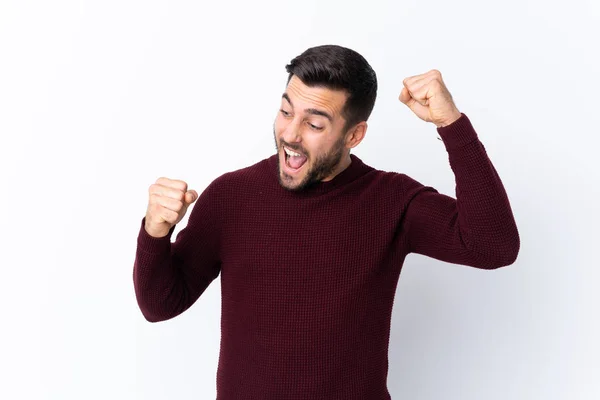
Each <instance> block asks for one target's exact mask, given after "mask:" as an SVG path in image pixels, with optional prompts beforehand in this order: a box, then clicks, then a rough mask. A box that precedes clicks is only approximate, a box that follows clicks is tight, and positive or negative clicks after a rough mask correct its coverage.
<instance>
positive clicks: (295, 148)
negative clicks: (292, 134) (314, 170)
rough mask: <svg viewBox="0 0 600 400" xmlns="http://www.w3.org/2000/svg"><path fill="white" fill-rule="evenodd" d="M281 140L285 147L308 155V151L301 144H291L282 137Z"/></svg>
mask: <svg viewBox="0 0 600 400" xmlns="http://www.w3.org/2000/svg"><path fill="white" fill-rule="evenodd" d="M279 142H280V144H281V146H284V145H285V147H287V148H288V149H290V150H292V151H295V152H296V153H302V154H304V155H305V156H308V152H307V151H306V150H305V149H304V148H303V147H301V146H297V145H296V146H294V145H291V144H289V143H287V142H286V141H284V140H283V139H280V140H279Z"/></svg>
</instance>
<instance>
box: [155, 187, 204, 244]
mask: <svg viewBox="0 0 600 400" xmlns="http://www.w3.org/2000/svg"><path fill="white" fill-rule="evenodd" d="M148 194H149V200H148V209H147V210H146V221H145V224H144V228H145V229H146V232H148V234H149V235H150V236H153V237H156V238H160V237H164V236H167V234H168V233H169V230H170V229H171V228H172V227H173V226H174V225H175V224H177V223H179V221H181V219H182V218H183V216H184V215H185V213H186V212H187V209H188V207H189V205H190V204H192V203H193V202H194V201H196V199H198V193H197V192H196V191H195V190H187V183H185V182H184V181H180V180H176V179H168V178H164V177H163V178H158V179H157V180H156V182H155V183H153V184H152V185H150V187H149V188H148Z"/></svg>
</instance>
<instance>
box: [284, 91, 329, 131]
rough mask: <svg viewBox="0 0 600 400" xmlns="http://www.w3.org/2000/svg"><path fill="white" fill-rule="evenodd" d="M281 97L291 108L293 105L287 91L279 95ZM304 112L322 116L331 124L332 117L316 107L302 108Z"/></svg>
mask: <svg viewBox="0 0 600 400" xmlns="http://www.w3.org/2000/svg"><path fill="white" fill-rule="evenodd" d="M281 98H282V99H286V100H287V102H288V103H290V106H292V108H293V107H294V105H293V104H292V100H290V96H288V94H287V93H284V94H283V95H282V96H281ZM304 112H306V113H308V114H312V115H320V116H323V117H325V118H327V119H328V120H329V122H331V123H332V124H333V117H332V116H331V115H329V114H328V113H326V112H325V111H321V110H317V109H316V108H307V109H306V110H304Z"/></svg>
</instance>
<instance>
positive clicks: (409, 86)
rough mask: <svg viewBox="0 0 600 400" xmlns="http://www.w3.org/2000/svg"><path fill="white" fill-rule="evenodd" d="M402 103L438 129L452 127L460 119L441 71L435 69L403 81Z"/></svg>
mask: <svg viewBox="0 0 600 400" xmlns="http://www.w3.org/2000/svg"><path fill="white" fill-rule="evenodd" d="M403 83H404V87H403V88H402V92H401V93H400V97H399V99H400V101H401V102H403V103H404V104H406V105H407V106H408V107H409V108H410V109H411V110H412V111H413V112H414V113H415V114H416V115H417V117H419V118H421V119H422V120H423V121H425V122H433V123H434V124H435V125H436V126H437V127H438V128H441V127H444V126H447V125H450V124H451V123H453V122H454V121H456V120H457V119H459V118H460V116H461V113H460V111H458V108H456V105H455V104H454V101H453V100H452V96H451V95H450V92H449V91H448V89H447V88H446V85H445V84H444V81H443V80H442V74H441V72H440V71H438V70H436V69H433V70H431V71H429V72H427V73H425V74H421V75H415V76H411V77H410V78H406V79H404V81H403Z"/></svg>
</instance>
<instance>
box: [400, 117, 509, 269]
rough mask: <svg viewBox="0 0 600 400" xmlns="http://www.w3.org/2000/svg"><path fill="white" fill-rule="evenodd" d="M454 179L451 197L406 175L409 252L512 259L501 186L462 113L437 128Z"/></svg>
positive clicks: (474, 262) (482, 262)
mask: <svg viewBox="0 0 600 400" xmlns="http://www.w3.org/2000/svg"><path fill="white" fill-rule="evenodd" d="M437 131H438V133H439V135H440V136H441V138H442V140H443V142H444V145H445V147H446V150H447V151H448V156H449V161H450V167H451V168H452V171H453V172H454V175H455V178H456V199H453V198H451V197H449V196H446V195H444V194H440V193H438V192H437V191H436V190H435V189H434V188H432V187H429V186H423V185H422V184H420V183H419V182H417V181H415V180H413V179H411V178H409V177H406V179H405V187H404V194H405V199H406V200H405V201H406V204H405V216H404V226H405V229H406V232H407V237H408V242H409V248H410V252H414V253H418V254H423V255H426V256H429V257H433V258H436V259H438V260H442V261H447V262H451V263H456V264H463V265H469V266H473V267H477V268H484V269H493V268H498V267H502V266H506V265H510V264H512V263H513V262H514V261H515V260H516V258H517V255H518V252H519V247H520V240H519V233H518V230H517V226H516V223H515V220H514V217H513V214H512V210H511V207H510V203H509V200H508V196H507V194H506V191H505V190H504V186H503V185H502V182H501V180H500V177H499V176H498V173H497V172H496V169H495V168H494V166H493V165H492V162H491V161H490V159H489V157H488V156H487V153H486V151H485V148H484V146H483V144H482V143H481V142H480V141H479V139H478V137H477V134H476V132H475V130H474V129H473V126H472V125H471V122H470V121H469V119H468V118H467V116H466V115H464V114H461V117H460V118H459V119H458V120H456V121H455V122H453V123H452V124H450V125H447V126H444V127H438V129H437Z"/></svg>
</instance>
